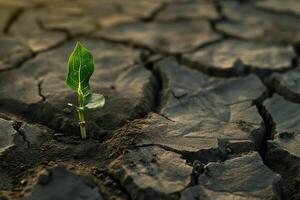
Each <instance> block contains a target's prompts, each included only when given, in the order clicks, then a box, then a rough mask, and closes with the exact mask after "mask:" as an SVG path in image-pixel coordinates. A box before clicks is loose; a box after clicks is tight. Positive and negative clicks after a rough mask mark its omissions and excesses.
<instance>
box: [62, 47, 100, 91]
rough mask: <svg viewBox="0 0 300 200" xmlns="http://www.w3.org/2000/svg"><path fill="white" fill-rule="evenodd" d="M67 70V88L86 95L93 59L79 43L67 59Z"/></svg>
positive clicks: (88, 88) (92, 69)
mask: <svg viewBox="0 0 300 200" xmlns="http://www.w3.org/2000/svg"><path fill="white" fill-rule="evenodd" d="M68 69H69V70H68V76H67V79H66V84H67V86H68V87H69V88H70V89H71V90H73V91H75V92H77V94H79V95H83V96H86V95H88V94H89V93H90V85H89V81H90V78H91V76H92V74H93V72H94V58H93V56H92V54H91V53H90V52H89V51H88V50H87V49H86V48H85V47H83V46H82V45H81V44H80V43H79V42H77V44H76V46H75V48H74V50H73V52H72V53H71V55H70V57H69V61H68Z"/></svg>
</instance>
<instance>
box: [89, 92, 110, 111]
mask: <svg viewBox="0 0 300 200" xmlns="http://www.w3.org/2000/svg"><path fill="white" fill-rule="evenodd" d="M104 104H105V98H104V96H103V95H102V94H97V93H93V94H89V95H88V96H87V97H86V98H85V106H84V111H86V112H93V111H96V110H99V109H100V108H102V107H103V106H104Z"/></svg>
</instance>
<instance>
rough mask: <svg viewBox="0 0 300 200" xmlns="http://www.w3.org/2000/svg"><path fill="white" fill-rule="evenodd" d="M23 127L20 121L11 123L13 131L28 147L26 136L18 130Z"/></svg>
mask: <svg viewBox="0 0 300 200" xmlns="http://www.w3.org/2000/svg"><path fill="white" fill-rule="evenodd" d="M22 125H23V122H20V121H14V122H13V125H12V126H13V128H14V129H15V131H16V132H17V133H18V134H19V135H20V136H21V137H22V138H23V140H24V142H25V143H26V145H27V147H28V148H29V147H30V142H29V141H28V140H27V138H26V135H25V134H24V133H23V132H22V131H21V130H20V129H21V127H22Z"/></svg>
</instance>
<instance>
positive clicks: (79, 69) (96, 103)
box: [66, 42, 105, 139]
mask: <svg viewBox="0 0 300 200" xmlns="http://www.w3.org/2000/svg"><path fill="white" fill-rule="evenodd" d="M93 72H94V58H93V55H92V54H91V53H90V52H89V50H87V49H86V48H85V47H83V46H82V45H81V44H80V43H79V42H77V44H76V46H75V48H74V50H73V52H72V53H71V55H70V57H69V61H68V75H67V79H66V85H67V86H68V87H69V88H70V89H71V90H73V91H74V92H76V93H77V95H78V106H75V105H73V104H71V103H68V105H69V106H72V107H74V108H76V110H77V112H78V116H79V127H80V133H81V138H82V139H86V137H87V134H86V128H85V117H84V114H85V112H94V111H97V110H100V109H101V108H102V107H103V106H104V104H105V98H104V96H103V95H102V94H97V93H91V91H90V85H89V81H90V78H91V76H92V74H93Z"/></svg>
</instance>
